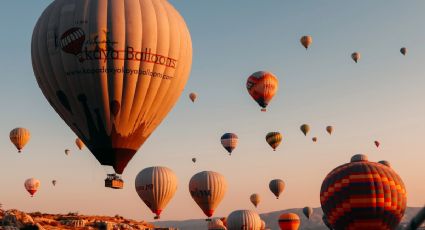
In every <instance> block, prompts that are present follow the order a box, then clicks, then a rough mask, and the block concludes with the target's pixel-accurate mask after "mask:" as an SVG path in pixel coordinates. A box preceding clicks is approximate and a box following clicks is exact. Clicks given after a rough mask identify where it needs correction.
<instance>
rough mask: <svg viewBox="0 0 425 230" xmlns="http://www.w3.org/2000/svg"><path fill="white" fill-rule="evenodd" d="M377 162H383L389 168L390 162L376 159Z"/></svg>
mask: <svg viewBox="0 0 425 230" xmlns="http://www.w3.org/2000/svg"><path fill="white" fill-rule="evenodd" d="M378 163H379V164H383V165H385V166H387V167H390V168H391V163H390V162H389V161H385V160H384V161H378Z"/></svg>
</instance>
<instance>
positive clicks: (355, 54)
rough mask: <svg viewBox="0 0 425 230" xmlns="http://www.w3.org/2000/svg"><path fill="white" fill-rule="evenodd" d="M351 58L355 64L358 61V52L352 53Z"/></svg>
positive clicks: (359, 56)
mask: <svg viewBox="0 0 425 230" xmlns="http://www.w3.org/2000/svg"><path fill="white" fill-rule="evenodd" d="M351 58H352V59H353V61H354V62H356V63H357V62H358V61H359V60H360V58H361V55H360V53H358V52H354V53H352V54H351Z"/></svg>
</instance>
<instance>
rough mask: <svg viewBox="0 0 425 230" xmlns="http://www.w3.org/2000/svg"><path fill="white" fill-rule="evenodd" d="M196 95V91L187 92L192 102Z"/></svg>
mask: <svg viewBox="0 0 425 230" xmlns="http://www.w3.org/2000/svg"><path fill="white" fill-rule="evenodd" d="M197 97H198V95H197V94H196V93H190V94H189V98H190V100H191V101H192V102H195V101H196V98H197Z"/></svg>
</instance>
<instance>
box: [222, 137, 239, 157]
mask: <svg viewBox="0 0 425 230" xmlns="http://www.w3.org/2000/svg"><path fill="white" fill-rule="evenodd" d="M238 140H239V138H238V136H237V135H236V134H234V133H225V134H223V136H221V144H222V145H223V147H224V148H225V149H226V150H227V152H229V154H230V155H231V154H232V152H233V150H234V149H235V148H236V146H237V145H238Z"/></svg>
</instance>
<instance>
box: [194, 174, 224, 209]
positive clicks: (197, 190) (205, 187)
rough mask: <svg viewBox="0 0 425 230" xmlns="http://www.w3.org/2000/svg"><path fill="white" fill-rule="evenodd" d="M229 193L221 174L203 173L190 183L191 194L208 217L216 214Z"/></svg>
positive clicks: (196, 175) (195, 176)
mask: <svg viewBox="0 0 425 230" xmlns="http://www.w3.org/2000/svg"><path fill="white" fill-rule="evenodd" d="M226 191H227V182H226V179H225V178H224V176H222V175H221V174H220V173H217V172H212V171H202V172H199V173H197V174H195V175H194V176H193V177H192V178H191V179H190V182H189V192H190V195H191V196H192V198H193V199H194V200H195V202H196V203H197V204H198V206H199V207H200V208H201V209H202V211H203V212H204V213H205V215H206V216H207V217H211V216H212V215H213V214H214V211H215V210H216V208H217V206H218V205H219V204H220V202H221V201H222V200H223V198H224V195H225V194H226Z"/></svg>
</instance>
